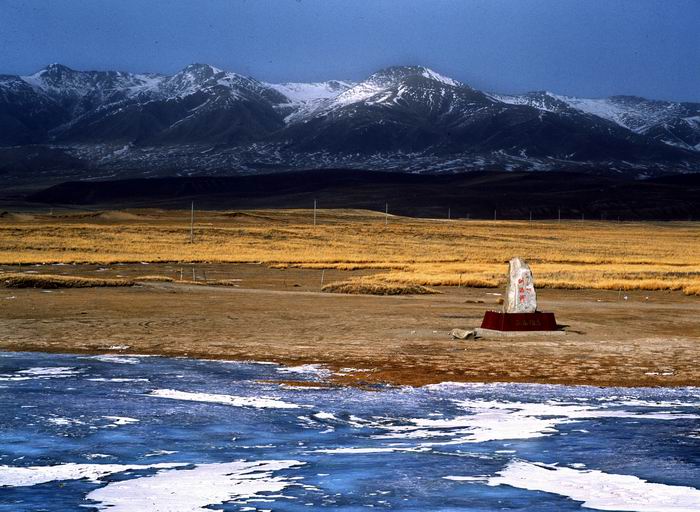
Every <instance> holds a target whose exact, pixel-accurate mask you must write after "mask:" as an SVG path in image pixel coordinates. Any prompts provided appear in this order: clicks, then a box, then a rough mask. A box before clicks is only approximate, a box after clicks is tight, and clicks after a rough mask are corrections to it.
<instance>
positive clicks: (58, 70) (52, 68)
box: [35, 62, 78, 78]
mask: <svg viewBox="0 0 700 512" xmlns="http://www.w3.org/2000/svg"><path fill="white" fill-rule="evenodd" d="M74 73H78V71H76V70H74V69H71V68H69V67H68V66H64V65H63V64H59V63H58V62H54V63H53V64H49V65H48V66H46V67H45V68H44V69H42V70H40V71H39V72H37V73H36V74H35V75H38V76H44V77H47V78H61V77H63V76H66V75H72V74H74Z"/></svg>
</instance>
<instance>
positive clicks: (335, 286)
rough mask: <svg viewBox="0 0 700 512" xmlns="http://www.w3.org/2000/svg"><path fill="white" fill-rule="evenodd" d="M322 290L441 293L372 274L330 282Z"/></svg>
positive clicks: (362, 293) (414, 293)
mask: <svg viewBox="0 0 700 512" xmlns="http://www.w3.org/2000/svg"><path fill="white" fill-rule="evenodd" d="M321 291H323V292H330V293H352V294H359V295H430V294H434V293H440V292H439V291H437V290H435V289H434V288H428V287H427V286H421V285H419V284H412V283H391V282H386V281H382V280H380V279H377V278H375V277H371V276H366V277H360V278H356V279H350V280H348V281H337V282H335V283H329V284H327V285H325V286H324V287H323V288H321Z"/></svg>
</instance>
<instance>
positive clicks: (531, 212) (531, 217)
mask: <svg viewBox="0 0 700 512" xmlns="http://www.w3.org/2000/svg"><path fill="white" fill-rule="evenodd" d="M530 224H532V210H530Z"/></svg>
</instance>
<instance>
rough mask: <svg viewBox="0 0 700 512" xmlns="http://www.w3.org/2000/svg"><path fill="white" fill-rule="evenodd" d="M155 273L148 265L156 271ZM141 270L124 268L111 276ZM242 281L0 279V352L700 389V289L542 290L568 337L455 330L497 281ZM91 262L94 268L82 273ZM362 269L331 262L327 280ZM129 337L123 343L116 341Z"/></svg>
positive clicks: (361, 379)
mask: <svg viewBox="0 0 700 512" xmlns="http://www.w3.org/2000/svg"><path fill="white" fill-rule="evenodd" d="M152 270H153V269H152ZM139 271H141V272H142V268H141V265H134V266H118V267H115V269H114V270H106V271H102V272H100V273H99V275H100V276H103V277H108V274H110V273H117V272H118V273H120V274H123V275H125V276H127V277H129V275H130V272H139ZM226 271H227V272H229V274H230V275H233V276H236V277H238V278H240V279H241V281H240V286H237V287H220V286H219V287H212V286H202V285H198V286H188V285H180V284H176V283H149V284H148V285H144V286H135V287H126V288H82V289H58V290H51V291H48V290H40V289H0V350H4V351H28V352H48V353H76V354H93V355H94V354H105V353H115V354H122V355H128V354H133V355H159V356H165V357H191V358H196V359H216V360H230V361H270V362H275V363H277V364H285V365H290V366H297V365H301V364H322V365H327V366H328V368H329V369H331V370H332V371H335V372H337V371H339V370H341V369H343V368H354V369H365V370H372V371H365V372H350V373H346V375H340V376H335V377H334V378H333V379H332V383H333V384H338V385H355V386H372V385H375V384H385V383H388V384H392V385H411V386H421V385H425V384H434V383H439V382H446V381H455V382H481V383H491V382H514V383H539V384H564V385H593V386H605V387H617V386H620V387H678V386H700V367H698V365H697V361H698V360H700V300H699V299H698V298H697V297H688V296H684V295H683V294H682V293H680V292H627V296H628V300H620V299H619V297H618V295H619V294H618V293H617V292H611V291H605V290H577V291H573V290H556V289H543V290H538V301H539V304H540V307H541V309H542V310H543V311H553V312H554V313H555V314H556V315H557V320H558V321H559V323H560V324H566V325H568V327H567V334H566V335H564V336H556V337H553V336H540V337H538V336H527V337H524V338H514V339H507V338H504V339H491V340H489V339H479V340H469V341H463V340H453V339H451V337H450V336H449V332H450V331H451V330H452V329H453V328H461V329H467V328H472V327H474V326H478V325H479V324H480V322H481V318H482V317H483V314H484V311H486V310H488V309H495V308H497V307H498V306H497V298H498V297H497V296H496V295H494V290H493V289H484V288H457V287H442V288H441V291H442V292H443V293H442V294H440V295H419V296H411V295H408V296H397V297H394V296H366V295H344V294H332V293H322V292H320V291H319V290H320V285H319V284H320V276H321V271H319V270H312V269H284V270H282V269H270V268H267V267H263V266H260V265H229V266H227V267H226ZM88 272H94V270H91V269H87V270H86V273H88ZM357 275H361V272H357V271H340V270H334V271H328V270H326V271H325V276H326V278H327V279H328V280H341V279H344V278H347V277H348V276H357ZM120 346H124V347H125V348H126V350H119V351H116V350H114V349H110V347H120Z"/></svg>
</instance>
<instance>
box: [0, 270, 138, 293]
mask: <svg viewBox="0 0 700 512" xmlns="http://www.w3.org/2000/svg"><path fill="white" fill-rule="evenodd" d="M133 284H134V283H133V281H129V280H127V279H100V278H97V277H78V276H57V275H52V274H21V273H18V272H6V273H0V287H3V288H42V289H45V290H47V289H54V288H103V287H111V286H132V285H133Z"/></svg>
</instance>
